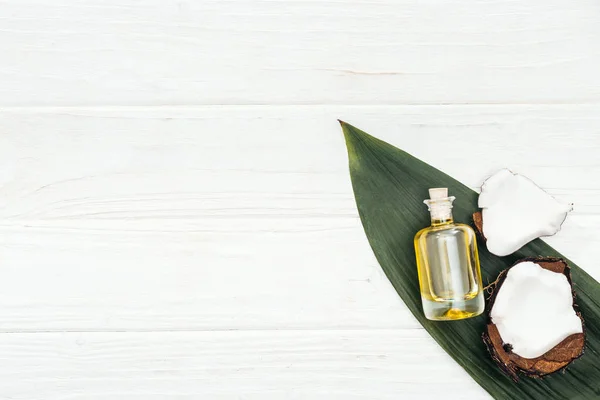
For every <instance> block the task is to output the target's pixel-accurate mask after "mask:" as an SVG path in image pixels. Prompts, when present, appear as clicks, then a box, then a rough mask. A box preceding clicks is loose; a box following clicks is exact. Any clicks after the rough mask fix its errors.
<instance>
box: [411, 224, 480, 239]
mask: <svg viewBox="0 0 600 400" xmlns="http://www.w3.org/2000/svg"><path fill="white" fill-rule="evenodd" d="M445 231H450V232H457V231H461V232H465V233H467V234H469V235H475V230H473V228H471V226H470V225H467V224H462V223H452V224H448V225H441V226H428V227H425V228H423V229H421V230H419V231H418V232H417V233H416V235H415V240H416V239H418V238H420V237H423V236H428V235H430V234H436V233H441V232H445Z"/></svg>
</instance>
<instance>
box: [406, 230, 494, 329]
mask: <svg viewBox="0 0 600 400" xmlns="http://www.w3.org/2000/svg"><path fill="white" fill-rule="evenodd" d="M415 252H416V254H417V268H418V272H419V284H420V287H421V299H422V301H423V311H424V313H425V316H426V317H427V318H428V319H431V320H459V319H464V318H470V317H475V316H477V315H479V314H481V313H482V312H483V310H484V307H485V301H484V298H483V287H482V284H481V271H480V267H479V255H478V252H477V240H476V238H475V232H474V231H473V229H472V228H471V227H470V226H468V225H465V224H457V223H454V221H453V220H452V219H451V218H450V219H447V220H437V221H436V220H432V225H431V226H430V227H427V228H425V229H422V230H420V231H419V232H418V233H417V234H416V235H415Z"/></svg>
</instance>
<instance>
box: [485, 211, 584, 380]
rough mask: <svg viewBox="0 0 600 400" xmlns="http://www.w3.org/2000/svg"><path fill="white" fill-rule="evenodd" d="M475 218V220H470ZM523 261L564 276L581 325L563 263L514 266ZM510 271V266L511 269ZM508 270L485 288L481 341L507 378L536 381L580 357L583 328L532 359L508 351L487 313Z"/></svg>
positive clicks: (545, 261) (539, 260)
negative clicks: (580, 331) (485, 299)
mask: <svg viewBox="0 0 600 400" xmlns="http://www.w3.org/2000/svg"><path fill="white" fill-rule="evenodd" d="M474 219H475V218H474ZM524 261H532V262H535V263H536V264H538V265H540V266H541V267H542V268H544V269H547V270H549V271H552V272H555V273H557V274H564V275H565V276H566V277H567V280H568V281H569V284H570V285H571V292H572V293H573V308H574V309H575V312H576V314H577V316H578V317H579V318H580V319H581V323H582V325H583V317H582V316H581V313H580V312H579V311H578V308H577V305H576V304H575V292H574V291H573V283H572V282H571V272H570V268H569V266H568V264H567V262H566V261H565V260H563V259H561V258H554V257H539V258H535V257H533V258H524V259H521V260H519V261H517V262H516V263H515V265H516V264H518V263H521V262H524ZM511 268H512V267H511ZM509 270H510V268H508V269H506V270H504V271H502V272H501V273H500V275H498V279H496V281H495V282H493V283H492V284H490V285H489V286H488V287H487V292H488V294H489V299H488V302H487V306H486V313H487V315H488V324H487V326H486V331H485V332H484V333H483V335H482V337H483V341H484V343H485V344H486V346H487V349H488V351H489V353H490V354H491V356H492V359H493V360H494V361H495V362H496V363H497V364H498V365H499V366H500V368H501V369H502V370H503V371H504V372H505V373H506V374H507V375H509V376H510V377H511V378H512V379H513V380H515V381H518V380H519V378H518V373H519V372H520V373H523V374H524V375H526V376H530V377H535V378H539V377H542V376H544V375H548V374H551V373H554V372H557V371H559V370H562V369H563V368H565V367H566V366H567V365H569V364H570V363H571V362H573V361H574V360H576V359H577V358H579V357H581V356H582V355H583V351H584V347H585V326H584V330H583V333H576V334H573V335H570V336H568V337H567V338H565V339H564V340H563V341H562V342H560V343H559V344H557V345H556V346H554V347H553V348H552V349H550V350H549V351H547V352H546V353H544V354H543V355H541V356H539V357H536V358H523V357H521V356H519V355H517V354H515V353H513V352H512V346H511V345H510V343H504V342H503V341H502V337H501V336H500V333H499V332H498V328H497V327H496V325H495V324H494V323H492V321H491V318H490V311H491V309H492V307H493V306H494V301H495V300H496V294H497V293H498V291H499V289H500V287H501V286H502V283H503V282H504V280H505V279H506V275H507V273H508V271H509Z"/></svg>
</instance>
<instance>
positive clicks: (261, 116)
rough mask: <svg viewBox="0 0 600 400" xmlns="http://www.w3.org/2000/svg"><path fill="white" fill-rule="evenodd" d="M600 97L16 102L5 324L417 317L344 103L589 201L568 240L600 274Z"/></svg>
mask: <svg viewBox="0 0 600 400" xmlns="http://www.w3.org/2000/svg"><path fill="white" fill-rule="evenodd" d="M599 111H600V110H599V107H598V106H570V107H566V106H560V107H558V106H481V107H473V106H437V107H409V106H404V107H347V106H345V107H339V106H330V107H310V106H305V107H257V106H256V107H255V106H249V107H171V108H168V107H155V108H144V107H142V108H128V109H123V108H98V109H88V108H44V109H39V110H28V109H22V110H4V111H2V112H0V126H2V132H1V133H0V265H1V266H2V268H0V270H1V272H0V273H1V279H0V331H4V332H23V331H27V332H35V331H54V330H56V331H64V330H66V331H69V330H83V331H115V330H116V331H120V330H131V329H133V330H144V331H145V330H181V329H276V328H289V329H308V328H311V329H314V328H317V327H322V328H324V329H334V328H335V329H340V328H344V329H347V328H365V327H373V328H416V327H417V326H418V325H417V323H416V322H415V321H414V320H413V318H412V317H411V316H410V315H409V314H408V312H407V311H406V310H405V308H404V306H403V304H402V303H401V301H400V300H399V299H398V297H397V296H396V294H395V292H394V291H393V289H392V288H391V287H390V285H389V282H388V281H387V279H386V278H385V277H384V276H383V274H382V273H381V271H380V268H379V267H378V266H377V263H376V261H375V260H374V258H373V256H372V253H371V251H370V249H369V246H368V243H367V242H366V239H365V237H364V234H363V231H362V228H361V225H360V221H359V219H358V217H357V213H356V210H355V205H354V200H353V196H352V190H351V186H350V182H349V177H348V173H347V161H346V154H345V148H344V143H343V139H342V137H341V133H340V130H339V126H338V125H337V122H336V120H335V118H336V117H342V118H345V117H348V119H349V120H350V122H353V123H355V124H356V125H357V126H359V127H362V128H364V129H365V130H367V131H369V132H371V133H373V134H375V135H377V136H379V137H382V138H384V139H386V140H389V141H390V142H392V143H394V144H396V145H398V146H400V147H402V148H404V149H406V150H407V151H409V152H411V153H413V154H415V155H416V156H418V157H420V158H422V159H423V160H425V161H427V162H430V163H432V164H433V165H436V166H438V167H439V168H441V169H442V170H444V171H446V172H448V173H450V174H451V175H453V176H455V177H457V178H458V179H460V180H462V181H464V182H465V183H467V184H469V185H471V186H473V187H475V186H477V185H479V184H480V183H481V180H482V179H483V178H484V177H485V176H486V175H487V174H488V173H490V172H491V171H493V170H494V169H497V168H499V167H504V166H508V167H512V168H514V169H515V170H516V171H518V172H521V173H523V174H525V175H527V176H530V177H531V178H533V179H534V180H535V181H536V182H538V183H539V184H541V185H542V186H543V187H545V188H547V189H548V190H549V191H550V192H551V193H553V194H555V195H557V196H558V197H559V198H561V199H562V200H564V201H574V202H575V203H576V206H575V212H574V213H573V215H572V216H571V217H569V219H568V220H567V223H566V224H565V227H564V230H563V231H562V232H561V233H560V234H559V235H557V236H556V237H555V238H552V240H551V241H552V244H553V245H555V246H556V247H557V248H558V249H559V250H561V251H563V252H564V253H565V254H567V255H568V256H569V257H571V258H572V259H573V260H575V261H576V262H578V263H579V264H580V265H581V266H582V267H584V268H586V269H587V270H589V272H590V273H592V274H593V275H594V276H596V278H600V269H599V267H598V265H597V262H596V260H597V259H598V258H599V257H600V253H599V252H600V249H599V248H598V246H594V243H597V242H598V239H600V237H599V236H598V235H599V233H598V230H597V226H598V223H599V222H600V213H599V212H598V204H600V186H599V182H600V181H599V180H598V179H597V177H598V176H600V164H598V163H597V162H596V160H597V154H598V152H599V151H600V142H599V141H598V137H599V136H598V134H599V131H600V117H599V115H600V113H599ZM424 195H425V193H424ZM398 206H399V207H401V206H402V205H401V204H398ZM423 212H424V213H425V212H426V210H425V207H424V208H423Z"/></svg>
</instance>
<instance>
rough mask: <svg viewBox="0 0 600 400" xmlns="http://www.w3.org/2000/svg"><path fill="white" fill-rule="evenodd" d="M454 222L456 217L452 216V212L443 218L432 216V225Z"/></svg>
mask: <svg viewBox="0 0 600 400" xmlns="http://www.w3.org/2000/svg"><path fill="white" fill-rule="evenodd" d="M452 223H454V218H452V214H450V215H446V216H444V217H442V218H433V217H431V226H442V225H450V224H452Z"/></svg>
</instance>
